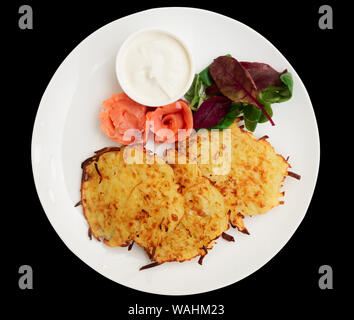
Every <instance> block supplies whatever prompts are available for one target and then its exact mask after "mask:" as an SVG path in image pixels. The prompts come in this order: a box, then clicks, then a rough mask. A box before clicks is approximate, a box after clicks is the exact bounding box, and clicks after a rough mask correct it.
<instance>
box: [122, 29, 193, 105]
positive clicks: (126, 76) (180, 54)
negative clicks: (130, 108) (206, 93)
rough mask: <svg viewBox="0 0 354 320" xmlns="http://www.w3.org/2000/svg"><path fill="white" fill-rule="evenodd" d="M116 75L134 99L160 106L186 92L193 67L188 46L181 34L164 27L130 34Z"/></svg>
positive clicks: (189, 84) (190, 80)
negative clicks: (165, 29)
mask: <svg viewBox="0 0 354 320" xmlns="http://www.w3.org/2000/svg"><path fill="white" fill-rule="evenodd" d="M116 74H117V78H118V81H119V84H120V86H121V88H122V90H123V91H124V92H125V93H126V94H127V95H128V96H129V97H130V98H131V99H133V100H134V101H136V102H138V103H140V104H143V105H146V106H151V107H158V106H163V105H166V104H170V103H172V102H175V101H176V100H178V99H179V98H181V97H182V96H183V95H184V94H185V93H186V92H187V90H188V89H189V87H190V86H191V84H192V81H193V76H194V67H193V61H192V57H191V54H190V52H189V50H188V48H187V47H186V45H185V44H184V43H183V42H182V41H181V40H180V39H179V38H178V37H176V36H175V35H173V34H172V33H170V32H167V31H164V30H159V29H143V30H140V31H138V32H136V33H133V34H132V35H131V36H130V37H128V38H127V39H126V40H125V41H124V43H123V45H122V46H121V48H120V49H119V52H118V54H117V58H116Z"/></svg>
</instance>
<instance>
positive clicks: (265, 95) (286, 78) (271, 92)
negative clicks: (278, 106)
mask: <svg viewBox="0 0 354 320" xmlns="http://www.w3.org/2000/svg"><path fill="white" fill-rule="evenodd" d="M280 80H281V81H282V82H283V84H282V85H281V86H269V87H267V88H265V89H264V90H263V91H262V92H260V93H259V94H258V101H259V102H260V103H261V104H263V105H267V104H272V103H280V102H285V101H287V100H289V99H290V98H291V96H292V94H293V78H292V76H291V73H290V72H286V73H284V74H282V75H281V76H280Z"/></svg>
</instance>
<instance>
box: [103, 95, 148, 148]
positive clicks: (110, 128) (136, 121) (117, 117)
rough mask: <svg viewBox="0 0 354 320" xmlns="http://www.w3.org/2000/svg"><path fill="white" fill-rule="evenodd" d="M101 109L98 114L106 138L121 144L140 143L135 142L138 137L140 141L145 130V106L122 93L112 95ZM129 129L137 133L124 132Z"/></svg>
mask: <svg viewBox="0 0 354 320" xmlns="http://www.w3.org/2000/svg"><path fill="white" fill-rule="evenodd" d="M103 108H104V109H103V110H101V112H100V114H99V117H100V118H101V120H102V124H101V129H102V131H103V132H104V133H105V134H106V136H107V137H108V138H110V139H112V140H113V141H115V142H118V143H122V144H131V143H133V142H140V141H136V140H138V139H139V137H141V141H142V139H143V133H144V129H145V120H146V118H145V115H146V110H147V108H146V106H144V105H142V104H140V103H137V102H135V101H134V100H132V99H130V98H129V97H128V96H127V95H126V94H125V93H124V92H123V93H120V94H113V95H112V96H111V98H109V99H107V100H105V101H104V102H103ZM129 129H135V130H139V131H135V132H134V131H130V132H126V131H127V130H129ZM139 132H140V133H139ZM124 135H125V136H124Z"/></svg>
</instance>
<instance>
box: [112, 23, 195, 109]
mask: <svg viewBox="0 0 354 320" xmlns="http://www.w3.org/2000/svg"><path fill="white" fill-rule="evenodd" d="M149 31H152V32H160V33H164V34H166V35H168V36H170V37H172V38H174V39H175V40H177V41H178V42H179V43H180V44H181V45H182V47H183V48H184V50H185V51H186V53H187V56H188V59H189V62H190V74H189V77H188V80H187V81H186V84H185V86H184V87H183V90H181V92H179V93H178V94H176V95H175V96H174V97H173V98H172V99H166V100H164V101H158V102H156V103H152V102H151V101H144V100H142V98H141V97H138V96H137V95H136V94H134V92H132V91H131V90H130V89H129V87H128V86H127V82H126V78H125V77H124V72H119V71H118V70H122V68H121V66H122V64H123V55H124V54H125V52H126V49H127V47H128V45H129V44H130V43H131V42H132V41H133V40H134V39H135V38H136V37H137V36H139V35H141V34H142V33H144V32H149ZM194 74H195V71H194V61H193V57H192V54H191V52H190V50H189V49H188V46H187V45H186V43H185V42H184V41H182V40H181V39H180V38H179V37H178V36H176V35H175V34H173V33H171V32H169V31H166V30H163V29H157V28H144V29H140V30H138V31H136V32H134V33H133V34H131V35H130V36H129V37H128V38H127V39H125V41H124V42H123V44H122V46H121V47H120V48H119V50H118V53H117V56H116V76H117V79H118V82H119V84H120V86H121V88H122V90H123V91H124V92H125V93H126V94H127V95H128V96H129V97H130V98H131V99H133V100H134V101H136V102H138V103H140V104H142V105H145V106H149V107H160V106H164V105H167V104H170V103H173V102H175V101H177V100H178V99H180V98H182V97H183V96H184V94H185V93H186V92H187V91H188V89H189V88H190V86H191V85H192V82H193V78H194Z"/></svg>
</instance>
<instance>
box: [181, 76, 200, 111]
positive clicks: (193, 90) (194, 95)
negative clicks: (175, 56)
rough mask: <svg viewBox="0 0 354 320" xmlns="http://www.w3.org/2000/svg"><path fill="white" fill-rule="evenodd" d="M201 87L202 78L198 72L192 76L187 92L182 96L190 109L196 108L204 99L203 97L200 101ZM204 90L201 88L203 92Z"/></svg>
mask: <svg viewBox="0 0 354 320" xmlns="http://www.w3.org/2000/svg"><path fill="white" fill-rule="evenodd" d="M201 88H202V80H201V79H200V77H199V74H196V75H195V76H194V79H193V82H192V85H191V87H190V88H189V90H188V91H187V93H186V94H185V95H184V97H185V98H186V99H187V101H188V102H189V107H190V108H191V109H192V110H197V109H198V107H199V106H200V105H201V104H202V102H203V101H204V100H205V98H203V100H202V101H201V98H202V96H201V94H200V90H201ZM204 91H205V90H203V92H204Z"/></svg>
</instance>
